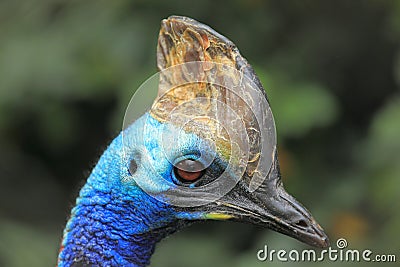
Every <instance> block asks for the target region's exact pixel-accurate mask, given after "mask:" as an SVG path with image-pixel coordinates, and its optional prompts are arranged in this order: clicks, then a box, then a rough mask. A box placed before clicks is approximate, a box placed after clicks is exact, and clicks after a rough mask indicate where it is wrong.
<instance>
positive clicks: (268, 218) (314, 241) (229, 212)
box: [206, 154, 329, 248]
mask: <svg viewBox="0 0 400 267" xmlns="http://www.w3.org/2000/svg"><path fill="white" fill-rule="evenodd" d="M242 180H243V179H242ZM242 180H241V181H239V183H238V184H237V185H236V187H235V188H233V189H232V190H231V191H230V192H229V193H228V194H227V195H225V196H224V197H222V198H221V199H219V200H218V201H216V202H215V203H212V204H210V205H209V207H208V209H207V210H208V212H207V215H206V217H207V218H208V219H229V220H233V221H238V222H246V223H251V224H254V225H260V226H263V227H267V228H270V229H272V230H275V231H277V232H280V233H283V234H285V235H288V236H291V237H293V238H295V239H297V240H299V241H302V242H304V243H306V244H308V245H311V246H315V247H321V248H326V247H328V246H329V239H328V236H327V235H326V234H325V232H324V230H323V229H322V227H321V226H320V225H319V224H318V223H317V222H316V221H315V220H314V218H313V217H312V215H311V213H310V212H309V211H308V210H307V209H306V208H305V207H304V206H303V205H302V204H301V203H300V202H298V201H297V200H296V199H295V198H294V197H292V196H291V195H289V194H288V193H287V192H286V191H285V189H284V188H283V185H282V183H281V176H280V170H279V162H278V159H277V157H276V154H275V160H274V164H273V166H272V168H271V171H270V174H269V176H268V177H267V178H266V179H265V180H264V182H263V183H262V184H261V185H260V187H259V188H258V189H257V190H256V191H254V192H250V191H249V190H248V186H247V185H246V184H245V183H243V182H242Z"/></svg>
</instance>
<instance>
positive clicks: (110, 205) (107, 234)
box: [58, 129, 184, 267]
mask: <svg viewBox="0 0 400 267" xmlns="http://www.w3.org/2000/svg"><path fill="white" fill-rule="evenodd" d="M133 130H134V129H133ZM122 143H123V142H122V135H121V134H120V135H119V136H118V137H117V138H115V139H114V141H113V142H112V143H111V144H110V146H109V147H108V149H107V150H106V151H105V152H104V154H103V155H102V157H101V158H100V160H99V162H98V164H97V165H96V167H95V168H94V170H93V172H92V173H91V175H90V177H89V178H88V180H87V183H86V184H85V186H84V187H83V188H82V189H81V191H80V194H79V197H78V198H77V201H76V206H75V207H74V208H73V209H72V212H71V217H70V219H69V221H68V223H67V226H66V228H65V230H64V237H63V241H62V245H61V249H60V254H59V258H58V266H59V267H64V266H65V267H66V266H147V265H148V264H149V259H150V257H151V255H152V253H153V251H154V248H155V244H156V243H157V242H158V241H160V240H161V239H162V238H163V237H165V236H166V235H168V234H170V233H172V232H174V231H176V230H177V229H178V228H180V227H181V224H182V225H183V224H184V222H183V221H178V220H177V219H176V216H174V215H175V214H174V211H173V208H172V207H171V206H169V205H168V204H166V203H163V202H160V201H157V200H156V199H155V198H153V197H151V196H149V195H148V194H146V193H144V192H143V191H142V190H141V189H140V188H139V187H138V186H137V185H136V184H135V182H134V181H124V179H122V178H121V170H124V166H121V165H122V164H125V163H122V162H123V161H122V160H121V159H122V157H121V153H122V152H121V151H122V147H123V144H122ZM125 169H126V168H125Z"/></svg>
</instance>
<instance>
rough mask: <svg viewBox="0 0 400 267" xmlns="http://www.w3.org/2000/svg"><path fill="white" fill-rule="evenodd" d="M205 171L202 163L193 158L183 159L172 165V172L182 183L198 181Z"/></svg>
mask: <svg viewBox="0 0 400 267" xmlns="http://www.w3.org/2000/svg"><path fill="white" fill-rule="evenodd" d="M204 173H205V167H204V165H203V164H202V163H201V162H200V161H197V160H194V159H184V160H181V161H179V162H178V163H176V164H175V166H174V174H175V176H176V178H178V180H179V181H180V182H182V183H184V184H190V183H193V182H196V181H198V180H199V179H200V178H201V177H202V176H203V175H204Z"/></svg>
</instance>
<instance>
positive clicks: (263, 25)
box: [0, 0, 400, 267]
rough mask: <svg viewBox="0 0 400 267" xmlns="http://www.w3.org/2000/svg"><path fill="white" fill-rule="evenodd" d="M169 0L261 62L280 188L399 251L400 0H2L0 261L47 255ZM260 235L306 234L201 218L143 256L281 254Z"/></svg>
mask: <svg viewBox="0 0 400 267" xmlns="http://www.w3.org/2000/svg"><path fill="white" fill-rule="evenodd" d="M172 14H176V15H186V16H190V17H193V18H195V19H198V20H200V21H202V22H204V23H206V24H208V25H210V26H211V27H213V28H214V29H216V30H217V31H219V32H221V33H222V34H224V35H226V36H227V37H228V38H230V39H231V40H232V41H234V42H235V43H236V44H237V46H238V47H239V48H240V50H241V52H242V54H243V55H244V56H245V57H246V58H247V59H248V61H249V62H250V63H251V64H252V65H253V66H255V67H256V71H257V73H258V74H259V76H260V78H261V80H262V82H263V84H264V86H265V88H266V91H267V94H268V96H269V99H270V102H271V106H272V110H273V112H274V115H275V120H276V124H277V131H278V145H279V154H280V160H281V165H282V173H283V178H284V182H285V184H286V187H287V188H288V191H290V192H291V193H293V194H294V195H295V196H296V197H297V198H298V199H301V201H302V202H304V203H305V204H306V206H307V207H308V208H309V209H310V210H311V211H312V213H313V214H314V216H315V217H316V218H317V220H318V221H319V222H321V224H322V225H323V226H324V227H325V228H326V230H327V231H328V233H329V236H330V237H331V239H332V242H333V243H334V242H335V240H336V239H337V238H339V237H344V238H346V239H347V240H348V242H349V246H350V247H351V248H360V249H362V248H370V249H373V250H374V252H376V253H397V258H398V260H399V257H400V255H399V254H398V251H399V248H400V241H399V238H398V236H399V235H400V213H399V210H400V197H399V194H398V192H397V191H398V189H399V181H400V164H399V162H400V153H399V152H400V138H399V136H400V93H399V89H398V88H399V83H400V53H399V52H400V50H399V44H400V42H399V40H400V3H399V1H390V0H388V1H379V0H355V1H347V0H338V1H317V0H304V1H291V0H284V1H282V0H267V1H261V0H252V1H244V0H243V1H242V0H237V1H231V2H230V3H227V2H222V1H212V0H204V1H194V2H190V1H178V0H168V1H156V0H151V1H144V0H139V1H129V0H117V1H106V0H98V1H76V0H70V1H65V0H38V1H11V0H3V1H1V2H0V148H1V149H0V159H1V160H0V177H1V180H0V266H11V267H12V266H32V267H34V266H54V263H55V261H56V256H57V251H58V246H59V241H60V239H61V234H62V229H63V227H64V223H65V220H66V218H67V216H68V214H69V211H70V207H71V205H72V204H73V201H74V198H75V197H76V194H77V192H78V190H79V187H80V186H81V185H82V183H83V181H84V178H85V177H86V176H87V175H88V173H89V171H90V169H91V168H92V167H93V165H94V164H95V162H96V159H97V158H98V157H99V155H101V153H102V151H103V149H104V148H105V147H106V145H107V143H108V142H109V141H110V140H111V139H112V138H113V136H115V135H116V134H117V133H118V131H119V129H121V127H122V119H123V114H124V109H125V107H126V106H127V104H128V102H129V100H130V97H131V96H132V94H133V93H134V91H135V89H136V88H137V87H138V86H139V85H140V84H141V83H142V82H143V81H145V80H146V79H147V78H148V77H150V75H152V74H153V73H155V72H156V67H155V51H156V42H157V35H158V29H159V23H160V20H161V19H163V18H165V17H167V16H169V15H172ZM265 244H268V246H269V247H270V248H274V249H280V248H298V249H302V248H306V246H305V245H303V244H300V243H299V242H297V241H295V240H292V239H290V238H287V237H284V236H282V235H279V234H277V233H273V232H271V231H268V230H264V229H259V228H255V227H252V226H248V225H240V224H233V223H220V222H208V223H204V224H198V225H195V226H193V227H191V228H189V229H185V230H184V231H183V233H178V234H176V235H173V236H171V237H170V238H167V239H166V240H164V241H162V242H161V244H160V245H159V247H158V249H157V250H156V253H155V255H154V259H153V262H152V266H163V267H168V266H203V265H204V264H207V265H210V266H237V267H240V266H246V267H249V266H250V267H251V266H265V265H268V266H276V265H279V266H283V265H291V264H290V263H279V262H258V261H257V259H256V252H257V251H258V250H259V249H261V248H262V247H263V246H264V245H265ZM299 265H304V266H309V265H312V266H325V265H329V264H328V263H327V262H323V263H313V264H312V263H302V264H299ZM330 265H335V266H342V265H343V263H340V262H338V263H330ZM358 265H360V266H363V264H362V263H359V264H358Z"/></svg>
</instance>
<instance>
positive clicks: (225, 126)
mask: <svg viewBox="0 0 400 267" xmlns="http://www.w3.org/2000/svg"><path fill="white" fill-rule="evenodd" d="M157 66H158V68H159V70H160V71H161V72H160V76H159V85H158V90H159V92H158V97H157V99H156V100H155V102H154V103H153V105H152V106H151V108H150V109H149V110H148V111H147V112H146V113H145V114H143V115H142V116H141V117H140V118H138V119H137V120H135V121H134V122H133V123H131V124H130V125H129V127H127V128H125V129H124V130H123V131H122V132H121V133H120V134H119V135H118V136H117V137H116V138H115V139H114V140H113V141H112V142H111V144H110V145H109V146H108V148H107V149H106V151H105V152H104V154H103V155H102V156H101V158H100V160H99V161H98V163H97V165H96V166H95V168H94V169H93V171H92V173H91V174H90V176H89V178H88V180H87V182H86V184H85V185H84V186H83V188H82V189H81V191H80V194H79V197H78V198H77V200H76V206H75V207H74V208H73V209H72V212H71V216H70V219H69V220H68V222H67V225H66V227H65V230H64V236H63V240H62V244H61V249H60V253H59V256H58V266H59V267H64V266H147V265H148V264H149V261H150V257H151V255H152V253H153V251H154V249H155V245H156V244H157V242H159V241H160V240H161V239H162V238H164V237H165V236H167V235H169V234H171V233H173V232H175V231H177V230H178V229H181V228H182V227H185V226H187V225H189V224H190V223H192V222H194V221H199V220H207V219H212V220H232V221H238V222H247V223H251V224H255V225H261V226H264V227H267V228H270V229H273V230H275V231H278V232H281V233H283V234H286V235H289V236H291V237H294V238H296V239H298V240H300V241H302V242H305V243H307V244H309V245H312V246H317V247H327V246H328V244H329V242H328V238H327V236H326V234H325V233H324V231H323V230H322V228H321V227H320V226H319V225H318V223H317V222H316V221H315V220H314V219H313V217H312V216H311V214H310V212H309V211H307V209H306V208H304V207H303V206H302V205H301V204H300V203H299V202H298V201H296V200H295V199H294V198H293V197H292V196H290V195H289V194H288V193H287V192H286V191H285V190H284V188H283V186H282V182H281V177H280V171H279V163H278V158H277V153H276V139H275V128H274V122H273V118H272V114H271V112H270V109H269V105H268V100H267V97H266V94H265V91H264V89H263V87H262V85H261V83H260V81H259V79H258V78H257V76H256V75H255V73H254V71H253V69H252V67H251V66H250V65H249V64H248V63H247V61H246V60H245V59H244V58H243V57H242V56H241V55H240V54H239V51H238V49H237V48H236V47H235V45H234V44H233V43H232V42H231V41H230V40H228V39H227V38H225V37H224V36H222V35H220V34H219V33H217V32H215V31H214V30H213V29H211V28H210V27H208V26H206V25H203V24H201V23H199V22H197V21H195V20H192V19H189V18H185V17H177V16H172V17H169V18H168V19H165V20H163V21H162V24H161V30H160V35H159V41H158V50H157Z"/></svg>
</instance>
